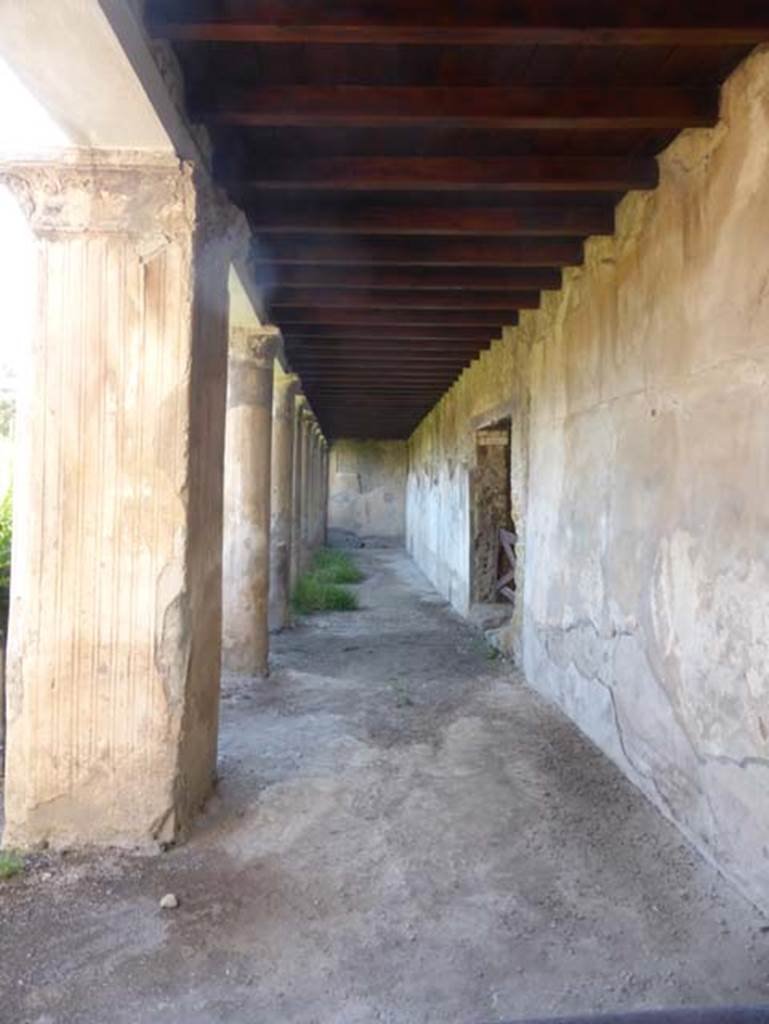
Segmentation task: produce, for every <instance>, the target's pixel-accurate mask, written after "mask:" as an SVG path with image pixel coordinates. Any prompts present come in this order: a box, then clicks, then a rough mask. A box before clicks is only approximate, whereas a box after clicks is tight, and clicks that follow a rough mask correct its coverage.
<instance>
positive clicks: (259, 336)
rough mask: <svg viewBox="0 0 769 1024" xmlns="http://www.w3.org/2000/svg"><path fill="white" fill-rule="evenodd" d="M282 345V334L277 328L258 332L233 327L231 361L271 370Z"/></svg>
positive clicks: (231, 332)
mask: <svg viewBox="0 0 769 1024" xmlns="http://www.w3.org/2000/svg"><path fill="white" fill-rule="evenodd" d="M279 344H280V333H279V331H278V330H277V329H276V328H275V327H266V328H263V329H262V330H257V329H254V328H252V327H233V328H232V330H231V331H230V359H236V360H238V361H241V362H249V363H253V364H254V365H256V366H259V367H261V368H265V369H266V368H271V367H272V361H273V359H274V358H275V356H276V354H277V352H278V347H279Z"/></svg>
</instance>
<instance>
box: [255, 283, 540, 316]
mask: <svg viewBox="0 0 769 1024" xmlns="http://www.w3.org/2000/svg"><path fill="white" fill-rule="evenodd" d="M269 306H270V309H271V310H272V311H273V313H274V315H275V317H276V318H279V315H280V311H281V310H283V309H286V308H289V309H290V308H295V307H297V306H312V307H314V308H316V309H350V310H352V309H382V310H388V309H392V308H396V309H499V310H503V311H504V312H509V313H513V312H514V311H515V310H517V309H537V308H538V306H539V292H538V291H500V292H489V291H486V292H472V291H466V292H460V291H454V290H449V291H427V292H421V291H416V290H413V291H412V290H410V289H402V290H396V291H386V290H383V289H372V291H370V292H367V291H366V290H365V289H363V288H351V289H350V290H349V291H347V290H346V289H344V288H279V289H278V290H277V291H275V292H274V293H273V294H272V295H271V296H270V299H269Z"/></svg>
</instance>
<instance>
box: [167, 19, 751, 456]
mask: <svg viewBox="0 0 769 1024" xmlns="http://www.w3.org/2000/svg"><path fill="white" fill-rule="evenodd" d="M147 18H148V25H149V29H150V32H151V33H153V34H154V35H155V36H157V37H159V38H164V39H168V40H171V41H172V43H173V45H174V47H175V49H176V52H177V54H178V57H179V59H180V61H181V65H182V69H183V71H184V77H185V85H186V94H187V96H186V99H187V106H188V112H189V114H190V116H191V118H192V119H193V121H197V122H203V123H204V124H205V125H206V126H207V128H208V129H209V131H210V133H211V137H212V140H213V143H214V156H215V167H216V173H217V176H218V178H219V180H220V181H221V182H222V184H224V185H225V186H226V187H227V189H228V190H229V192H230V195H231V196H232V198H233V200H234V201H235V202H236V203H238V204H239V205H240V206H242V207H243V209H245V211H246V212H247V214H248V216H249V219H250V222H251V225H252V227H253V231H254V236H255V246H254V267H255V271H256V273H257V275H258V277H259V279H260V281H261V283H262V285H263V287H264V289H265V292H266V293H267V295H268V305H269V309H270V313H271V316H272V318H273V320H274V322H275V323H276V324H278V325H279V326H280V328H281V329H282V331H283V335H284V337H285V340H286V346H287V352H288V356H289V359H290V361H291V364H292V366H293V368H294V369H295V370H296V371H297V372H299V373H300V374H301V376H302V380H303V382H304V386H305V391H306V393H307V395H308V398H309V399H310V401H311V403H312V405H313V407H314V409H315V411H316V413H317V415H318V417H319V419H320V421H321V423H322V425H323V428H324V430H325V431H326V433H327V435H329V436H331V437H334V436H358V437H377V438H398V437H407V436H408V435H409V434H410V433H411V431H412V430H413V429H414V427H415V426H416V425H417V423H418V422H419V420H420V419H421V418H422V417H423V416H424V414H425V413H426V412H427V411H428V410H429V409H430V408H431V406H432V405H433V404H434V402H435V401H436V400H437V399H438V398H439V397H440V396H441V394H442V393H443V392H444V391H445V390H446V388H447V387H449V386H450V385H451V383H452V381H454V380H455V379H456V378H457V376H458V375H459V374H460V373H461V371H462V369H463V368H464V367H465V366H467V365H468V364H469V363H470V361H471V360H472V359H473V358H474V357H475V356H476V355H477V354H478V352H479V351H480V350H481V349H483V348H485V347H487V346H488V345H489V344H490V342H491V340H492V339H493V338H495V337H498V336H499V334H500V330H501V328H502V326H503V325H505V324H514V323H515V322H516V318H517V314H518V311H519V310H522V309H532V308H535V307H536V306H537V305H538V302H539V292H540V291H541V290H542V289H551V288H557V287H558V286H559V282H560V272H561V268H562V267H564V266H567V265H570V264H576V263H579V262H580V261H581V258H582V246H583V242H584V239H585V238H586V237H587V236H588V235H592V234H601V233H607V232H611V231H612V228H613V217H614V208H615V206H616V204H617V202H618V200H619V199H620V198H621V197H622V195H623V194H624V193H625V192H626V191H627V190H628V189H633V188H648V187H653V186H654V184H655V182H656V180H657V165H656V162H655V159H654V157H655V154H657V153H658V152H659V151H660V150H661V149H663V148H664V147H665V146H666V145H667V144H668V143H669V142H670V141H671V140H672V138H673V137H674V136H675V134H676V133H677V132H678V131H679V130H681V129H682V128H686V127H690V126H701V125H711V124H713V123H714V121H715V119H716V116H717V110H718V87H719V85H720V83H721V82H722V81H723V79H724V78H725V77H726V76H727V74H728V73H729V72H730V71H731V69H732V68H733V67H734V66H735V65H736V64H737V63H738V62H739V61H740V60H741V59H742V58H743V57H744V56H745V55H746V54H747V53H748V52H749V51H750V49H751V48H752V47H753V46H754V45H755V44H757V43H759V42H762V41H766V40H769V3H768V2H767V0H758V2H755V0H753V2H747V0H746V2H741V0H731V2H729V3H725V2H724V0H719V2H717V3H716V2H711V0H686V2H684V0H637V2H635V3H632V4H631V3H623V2H619V0H519V2H515V0H453V2H450V0H357V2H356V0H343V2H341V0H340V2H336V0H150V2H149V4H148V12H147Z"/></svg>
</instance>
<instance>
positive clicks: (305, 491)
mask: <svg viewBox="0 0 769 1024" xmlns="http://www.w3.org/2000/svg"><path fill="white" fill-rule="evenodd" d="M314 422H315V417H314V416H313V414H312V413H311V412H310V410H309V408H307V407H305V408H304V409H303V410H302V529H301V537H302V539H301V553H300V565H301V570H302V572H304V571H305V570H306V569H307V568H308V566H309V564H310V550H311V545H310V524H311V522H312V427H313V423H314Z"/></svg>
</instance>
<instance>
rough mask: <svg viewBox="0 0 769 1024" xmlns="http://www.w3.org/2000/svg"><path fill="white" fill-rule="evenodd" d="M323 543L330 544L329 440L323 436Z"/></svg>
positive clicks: (321, 499) (321, 512)
mask: <svg viewBox="0 0 769 1024" xmlns="http://www.w3.org/2000/svg"><path fill="white" fill-rule="evenodd" d="M320 522H321V538H320V542H321V544H324V545H325V544H328V441H327V440H326V438H325V437H324V438H323V444H322V447H321V495H320Z"/></svg>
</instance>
